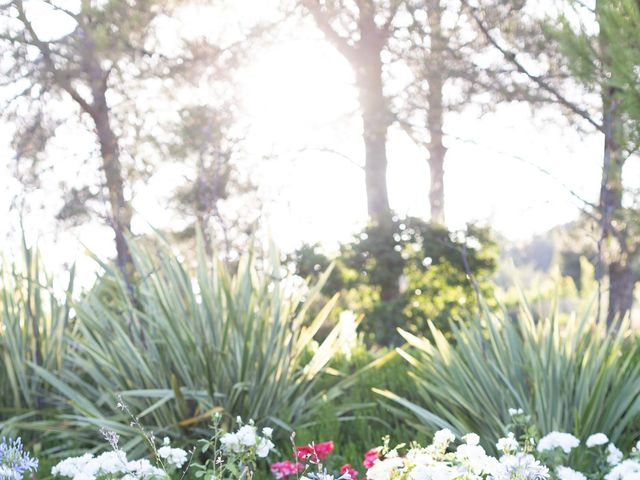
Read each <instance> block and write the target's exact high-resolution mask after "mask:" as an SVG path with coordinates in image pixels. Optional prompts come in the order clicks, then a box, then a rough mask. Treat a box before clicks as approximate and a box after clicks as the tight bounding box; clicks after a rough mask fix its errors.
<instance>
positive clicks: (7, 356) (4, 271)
mask: <svg viewBox="0 0 640 480" xmlns="http://www.w3.org/2000/svg"><path fill="white" fill-rule="evenodd" d="M18 258H19V260H14V261H12V262H9V261H3V262H2V263H1V264H0V359H1V361H0V434H2V435H11V434H15V433H17V431H20V433H21V434H23V435H24V434H25V431H26V430H31V429H41V428H44V426H45V422H44V419H45V418H47V417H48V415H50V414H51V412H50V410H49V408H50V407H52V402H51V396H50V393H51V390H52V389H51V387H50V386H49V385H48V384H47V382H45V381H43V379H42V378H41V377H39V376H38V375H36V374H35V373H34V371H33V369H32V368H31V365H36V366H38V368H42V369H46V370H47V371H50V372H52V373H53V374H56V372H59V371H60V370H61V369H62V367H63V356H64V351H65V347H66V340H65V335H67V334H68V333H69V332H70V328H71V327H70V324H69V312H70V299H71V295H72V292H73V280H74V269H71V271H70V276H69V283H68V285H67V286H66V287H67V288H66V290H62V291H58V292H56V291H55V288H54V284H53V281H52V279H51V277H50V276H49V275H47V273H46V271H45V270H44V268H43V266H42V261H41V258H40V254H39V252H38V250H37V248H32V247H27V244H26V241H25V240H24V239H23V243H22V249H21V257H18ZM27 438H29V437H28V436H27Z"/></svg>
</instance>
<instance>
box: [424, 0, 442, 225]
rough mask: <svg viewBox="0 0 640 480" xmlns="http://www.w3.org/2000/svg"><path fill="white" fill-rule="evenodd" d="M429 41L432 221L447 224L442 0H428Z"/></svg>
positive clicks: (430, 198) (427, 73)
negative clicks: (445, 212) (445, 211)
mask: <svg viewBox="0 0 640 480" xmlns="http://www.w3.org/2000/svg"><path fill="white" fill-rule="evenodd" d="M426 3H427V15H428V21H429V39H430V42H431V49H430V50H431V51H430V54H429V60H428V64H427V65H425V68H426V79H427V83H428V85H429V93H428V96H427V109H428V110H427V128H428V130H429V147H428V149H429V172H430V188H429V206H430V209H431V221H432V222H434V223H439V224H441V225H444V224H445V215H444V158H445V154H446V152H447V150H446V148H445V146H444V143H443V133H442V127H443V122H444V118H443V115H444V110H443V100H442V96H443V94H442V90H443V88H444V73H443V72H444V71H445V66H444V62H443V52H444V48H445V39H444V37H443V33H442V10H443V9H442V6H441V5H440V0H427V2H426Z"/></svg>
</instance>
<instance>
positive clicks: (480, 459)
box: [456, 444, 490, 475]
mask: <svg viewBox="0 0 640 480" xmlns="http://www.w3.org/2000/svg"><path fill="white" fill-rule="evenodd" d="M456 455H457V457H458V459H459V460H461V461H462V462H464V463H466V464H467V466H468V467H469V468H470V469H471V471H472V472H473V473H475V474H476V475H480V474H481V473H483V472H488V468H489V466H488V463H489V462H490V460H489V457H488V456H487V454H486V452H485V451H484V448H482V447H481V446H480V445H469V444H464V445H460V446H459V447H458V449H457V450H456Z"/></svg>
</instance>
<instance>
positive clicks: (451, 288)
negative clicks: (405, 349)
mask: <svg viewBox="0 0 640 480" xmlns="http://www.w3.org/2000/svg"><path fill="white" fill-rule="evenodd" d="M393 225H394V232H393V244H391V245H387V244H386V243H384V244H380V243H379V242H380V241H381V240H380V239H383V240H382V241H383V242H386V240H384V239H385V238H386V237H385V236H383V235H378V234H375V232H374V231H375V229H376V228H378V227H376V226H375V225H372V226H369V227H367V228H366V229H365V230H364V231H363V232H362V233H360V234H359V235H357V236H356V237H355V239H354V241H353V242H351V243H347V244H344V245H342V247H341V250H340V256H339V257H338V258H337V259H336V261H335V262H336V268H335V270H334V272H333V273H332V275H331V276H330V277H329V280H328V282H327V284H326V286H325V288H324V289H323V293H324V294H325V295H327V296H330V295H333V294H334V293H336V292H342V302H343V303H342V305H343V307H344V308H347V309H351V310H354V311H356V312H362V313H364V315H365V319H364V321H363V322H362V325H361V329H362V331H363V332H365V334H366V335H367V340H368V341H369V342H371V343H374V342H377V343H379V344H383V345H393V344H396V345H397V344H399V343H400V342H401V338H400V337H399V336H398V335H397V334H396V333H395V331H396V327H401V328H404V329H406V330H408V331H411V332H416V333H417V332H421V331H425V330H426V329H427V321H429V320H431V321H433V322H434V323H435V324H436V325H438V326H439V327H441V328H446V327H447V325H448V324H447V322H448V319H449V318H452V317H461V316H463V315H465V314H466V313H467V312H468V311H469V310H474V309H475V308H476V307H475V305H476V303H477V302H476V292H475V291H474V288H473V286H472V284H471V282H470V280H469V278H468V273H471V274H472V275H473V277H474V279H475V280H476V282H477V286H478V289H479V291H480V293H481V294H482V295H485V296H487V297H489V298H490V297H492V292H493V288H492V285H491V283H489V282H488V281H487V280H488V278H489V277H490V276H491V274H492V273H493V271H494V270H495V267H496V259H497V245H496V243H495V241H494V240H493V238H492V236H491V233H490V231H489V229H488V228H485V227H479V226H475V225H468V226H467V227H466V229H464V230H463V231H460V232H451V231H448V230H447V229H446V228H444V227H442V226H440V225H435V224H431V223H427V222H424V221H422V220H420V219H417V218H405V219H402V220H401V219H395V220H394V224H393ZM385 252H386V253H385ZM385 255H386V256H385ZM380 258H384V259H386V260H385V261H384V263H385V264H384V265H382V266H381V265H380V264H379V263H380ZM292 261H293V263H294V265H295V269H296V273H297V274H299V275H300V276H302V277H305V278H307V277H310V276H312V277H313V276H317V275H318V272H321V271H323V270H324V269H325V268H326V266H327V265H328V264H329V259H328V258H327V257H326V256H324V255H323V254H321V253H320V252H319V249H318V247H317V246H308V245H307V246H304V247H303V248H301V249H299V250H298V251H296V252H295V254H294V255H293V256H292ZM393 282H395V283H396V284H397V285H396V290H397V294H396V295H395V296H392V297H391V298H385V292H389V291H392V290H393V289H392V288H391V287H392V285H391V284H392V283H393Z"/></svg>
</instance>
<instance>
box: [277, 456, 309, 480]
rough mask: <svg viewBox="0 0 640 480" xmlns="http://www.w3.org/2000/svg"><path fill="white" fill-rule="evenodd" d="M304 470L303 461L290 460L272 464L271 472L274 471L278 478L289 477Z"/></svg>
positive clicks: (278, 479)
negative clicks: (294, 461)
mask: <svg viewBox="0 0 640 480" xmlns="http://www.w3.org/2000/svg"><path fill="white" fill-rule="evenodd" d="M302 470H304V466H303V465H302V464H301V463H293V462H290V461H289V460H285V461H284V462H276V463H272V464H271V473H273V475H274V476H275V477H276V479H277V480H283V479H286V478H289V477H291V476H293V475H296V474H297V473H299V472H301V471H302Z"/></svg>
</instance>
